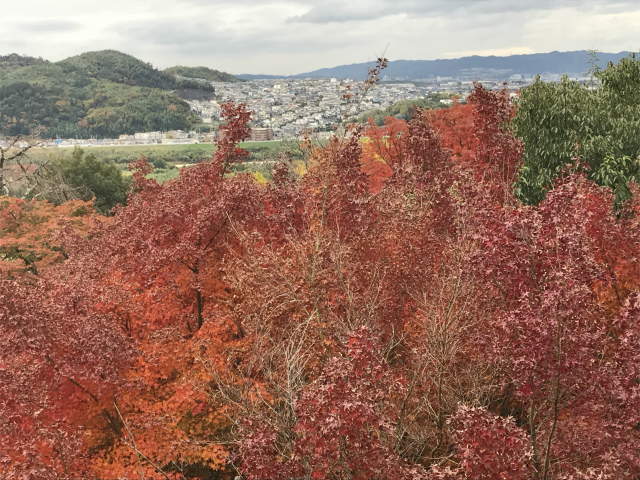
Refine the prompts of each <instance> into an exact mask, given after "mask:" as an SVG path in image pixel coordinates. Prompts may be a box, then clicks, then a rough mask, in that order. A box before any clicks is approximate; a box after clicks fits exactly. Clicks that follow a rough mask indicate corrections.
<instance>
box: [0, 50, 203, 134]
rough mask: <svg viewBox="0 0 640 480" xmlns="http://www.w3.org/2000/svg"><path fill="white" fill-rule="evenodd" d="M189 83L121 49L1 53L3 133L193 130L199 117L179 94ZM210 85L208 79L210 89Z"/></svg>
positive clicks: (0, 119)
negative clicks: (59, 56)
mask: <svg viewBox="0 0 640 480" xmlns="http://www.w3.org/2000/svg"><path fill="white" fill-rule="evenodd" d="M182 86H184V82H183V81H182V80H178V79H177V78H176V77H175V76H173V75H170V74H169V73H167V72H163V71H160V70H158V69H156V68H154V67H153V66H152V65H151V64H149V63H146V62H143V61H141V60H139V59H137V58H135V57H132V56H131V55H127V54H124V53H121V52H117V51H114V50H104V51H98V52H87V53H83V54H81V55H78V56H75V57H70V58H67V59H65V60H62V61H59V62H49V61H47V60H42V59H37V58H33V57H23V56H19V55H16V54H11V55H7V56H0V135H11V136H13V135H33V134H39V135H41V136H46V137H76V136H77V137H88V136H91V135H97V136H105V137H113V136H117V135H120V134H125V133H126V134H131V133H134V132H139V131H153V130H171V129H182V130H186V129H189V128H190V127H191V126H193V125H194V124H196V123H198V121H199V119H198V117H197V116H196V115H195V114H194V113H193V112H192V111H191V110H190V109H189V106H188V105H187V104H186V103H185V102H184V101H183V100H181V99H180V98H179V97H178V96H177V95H175V94H173V93H171V91H172V90H175V89H178V88H180V87H182ZM188 86H189V87H190V88H193V87H194V85H192V84H191V83H190V84H189V85H188ZM195 87H198V85H195ZM207 87H208V86H207V85H202V89H203V90H205V91H208V92H210V90H211V88H210V87H209V88H207ZM208 94H209V95H210V93H208Z"/></svg>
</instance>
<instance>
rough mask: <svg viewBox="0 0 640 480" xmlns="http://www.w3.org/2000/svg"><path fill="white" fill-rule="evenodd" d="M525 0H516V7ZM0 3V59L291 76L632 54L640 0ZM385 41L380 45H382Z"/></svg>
mask: <svg viewBox="0 0 640 480" xmlns="http://www.w3.org/2000/svg"><path fill="white" fill-rule="evenodd" d="M525 3H527V4H525ZM528 3H529V2H520V1H507V0H466V1H465V0H448V1H434V0H426V1H418V0H396V1H390V0H368V1H362V0H353V1H351V2H349V3H348V4H346V3H344V2H340V1H337V0H326V1H323V2H315V1H310V0H285V1H259V0H236V1H234V2H229V1H206V0H178V1H172V2H169V1H168V0H157V1H154V2H149V1H146V0H145V1H138V2H135V3H133V2H125V1H124V0H112V1H110V2H108V3H107V2H102V1H91V2H79V1H77V0H59V1H57V2H55V4H54V2H46V1H44V0H27V1H23V2H18V1H16V0H3V2H2V4H3V7H4V9H3V10H4V11H5V12H8V15H7V17H6V18H9V19H10V21H8V22H6V23H5V25H3V29H4V30H5V35H3V38H2V39H1V40H0V55H2V54H8V53H13V52H15V53H19V54H26V55H31V56H41V57H43V58H46V59H48V60H52V61H57V60H61V59H63V58H66V57H69V56H72V55H76V54H80V53H82V52H86V51H90V50H103V49H115V50H120V51H123V52H126V53H129V54H131V55H134V56H136V57H138V58H141V59H143V60H145V61H148V62H150V63H152V64H153V65H154V66H156V67H158V68H165V67H168V66H172V65H176V64H181V65H189V66H196V65H204V66H208V67H210V68H215V69H218V70H222V71H226V72H229V73H233V74H242V73H251V74H276V75H292V74H300V73H304V72H307V71H312V70H316V69H319V68H324V67H333V66H336V65H342V64H352V63H360V62H366V61H368V60H373V59H375V58H376V56H378V55H380V54H382V52H385V55H386V56H387V58H389V59H390V60H399V59H407V60H431V59H437V58H459V57H464V56H468V55H499V56H502V55H511V54H526V53H542V52H550V51H554V50H558V51H569V50H585V49H597V50H600V51H606V52H619V51H623V50H629V51H638V48H639V45H638V44H637V43H636V44H634V43H633V41H632V39H631V34H630V32H633V31H637V30H638V29H640V4H638V2H637V1H631V0H625V1H616V2H605V1H596V0H584V1H575V0H557V1H554V2H551V1H546V0H545V1H539V2H535V4H528ZM385 49H386V50H385Z"/></svg>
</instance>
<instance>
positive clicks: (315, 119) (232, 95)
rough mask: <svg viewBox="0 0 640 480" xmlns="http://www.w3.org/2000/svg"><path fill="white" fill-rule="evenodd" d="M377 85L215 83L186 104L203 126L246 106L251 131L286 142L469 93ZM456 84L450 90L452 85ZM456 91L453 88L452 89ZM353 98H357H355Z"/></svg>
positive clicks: (333, 80) (399, 84)
mask: <svg viewBox="0 0 640 480" xmlns="http://www.w3.org/2000/svg"><path fill="white" fill-rule="evenodd" d="M451 83H452V85H449V84H432V85H427V84H419V83H417V82H395V83H380V84H377V85H375V86H374V88H373V89H371V90H370V91H369V92H367V94H366V95H364V96H363V95H362V93H363V92H361V91H359V90H358V82H356V81H354V80H349V79H336V78H330V79H304V80H303V79H260V80H252V81H248V82H242V83H218V82H214V83H212V85H213V86H214V88H215V96H214V97H213V98H212V99H211V100H209V101H198V100H196V101H188V103H189V104H190V106H191V108H192V109H193V110H194V111H195V112H196V113H198V115H200V117H201V119H202V121H203V122H204V123H215V122H218V121H219V120H220V104H222V103H224V102H235V103H239V102H242V103H246V104H247V105H248V106H249V108H250V109H252V110H253V113H254V119H253V123H254V125H255V126H256V127H262V128H270V129H272V130H273V135H274V138H276V139H282V138H290V137H295V136H298V135H299V134H300V133H301V132H303V131H308V130H313V131H315V132H330V131H331V130H333V127H334V126H336V125H338V124H340V123H342V122H343V121H344V118H345V114H346V116H347V117H355V116H357V115H359V114H361V113H364V112H367V111H370V110H372V109H375V108H386V107H388V106H390V105H392V104H394V103H396V102H397V101H399V100H404V99H419V98H425V97H426V96H428V95H429V94H431V93H435V92H440V91H446V92H449V93H451V94H456V93H462V90H465V91H467V92H468V91H470V90H471V89H472V88H473V83H472V82H467V84H465V85H460V84H459V82H451ZM454 83H455V85H453V84H454ZM454 86H455V87H461V88H456V89H454V88H452V87H454ZM356 94H357V95H356Z"/></svg>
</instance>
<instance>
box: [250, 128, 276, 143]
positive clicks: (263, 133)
mask: <svg viewBox="0 0 640 480" xmlns="http://www.w3.org/2000/svg"><path fill="white" fill-rule="evenodd" d="M251 140H252V141H254V142H264V141H266V140H273V129H271V128H252V129H251Z"/></svg>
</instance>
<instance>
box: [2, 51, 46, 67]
mask: <svg viewBox="0 0 640 480" xmlns="http://www.w3.org/2000/svg"><path fill="white" fill-rule="evenodd" d="M45 61H46V60H43V59H41V58H35V57H25V56H23V55H18V54H17V53H11V54H9V55H0V71H3V70H4V71H8V70H15V69H17V68H22V67H26V66H29V65H35V64H37V63H44V62H45Z"/></svg>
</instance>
